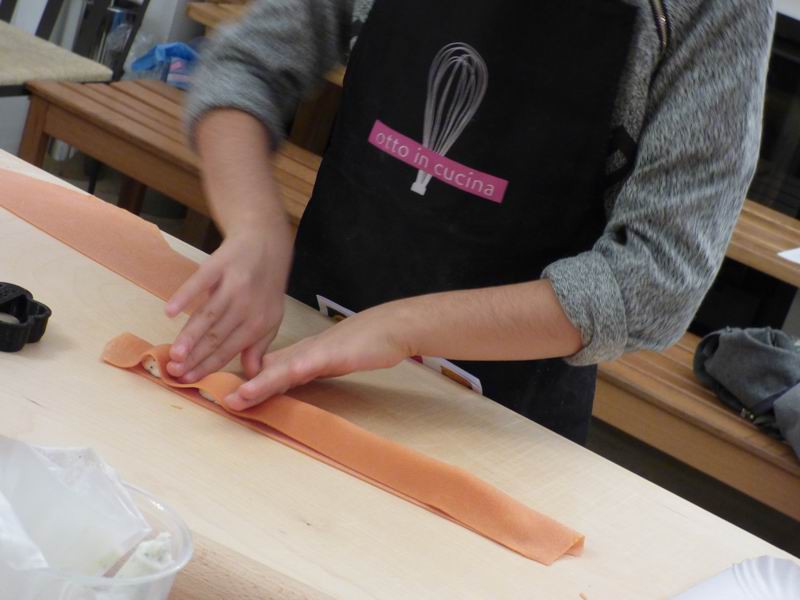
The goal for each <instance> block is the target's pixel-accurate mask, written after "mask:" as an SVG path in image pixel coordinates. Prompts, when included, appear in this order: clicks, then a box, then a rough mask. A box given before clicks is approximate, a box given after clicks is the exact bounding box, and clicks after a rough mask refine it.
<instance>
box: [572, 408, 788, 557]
mask: <svg viewBox="0 0 800 600" xmlns="http://www.w3.org/2000/svg"><path fill="white" fill-rule="evenodd" d="M587 446H588V447H589V449H590V450H592V451H594V452H596V453H597V454H599V455H601V456H603V457H605V458H607V459H609V460H610V461H612V462H614V463H616V464H618V465H620V466H622V467H625V468H626V469H628V470H629V471H632V472H634V473H636V474H637V475H640V476H642V477H644V478H645V479H648V480H649V481H652V482H653V483H655V484H657V485H660V486H661V487H663V488H665V489H668V490H669V491H671V492H673V493H675V494H677V495H678V496H681V497H683V498H686V499H687V500H689V501H690V502H692V503H694V504H696V505H698V506H700V507H702V508H705V509H706V510H707V511H709V512H711V513H714V514H715V515H718V516H720V517H722V518H723V519H725V520H726V521H730V522H731V523H733V524H734V525H738V526H739V527H741V528H742V529H745V530H746V531H749V532H750V533H752V534H754V535H756V536H758V537H760V538H762V539H764V540H766V541H768V542H770V543H771V544H773V545H775V546H777V547H778V548H781V549H783V550H785V551H787V552H789V553H790V554H793V555H795V556H798V557H800V523H798V522H797V521H795V520H794V519H791V518H789V517H787V516H785V515H783V514H782V513H779V512H778V511H776V510H773V509H772V508H770V507H768V506H765V505H763V504H761V503H760V502H757V501H755V500H753V499H752V498H750V497H749V496H745V495H744V494H742V493H740V492H738V491H736V490H735V489H733V488H731V487H728V486H727V485H725V484H724V483H720V482H719V481H717V480H716V479H713V478H711V477H709V476H707V475H705V474H703V473H701V472H700V471H697V470H695V469H693V468H691V467H688V466H686V465H685V464H683V463H681V462H679V461H677V460H675V459H674V458H672V457H671V456H668V455H666V454H664V453H663V452H660V451H658V450H656V449H654V448H651V447H650V446H647V445H646V444H643V443H642V442H640V441H638V440H636V439H634V438H632V437H630V436H629V435H627V434H625V433H623V432H621V431H619V430H617V429H614V428H613V427H610V426H608V425H606V424H604V423H601V422H600V421H598V420H596V419H593V420H592V426H591V428H590V430H589V441H588V444H587Z"/></svg>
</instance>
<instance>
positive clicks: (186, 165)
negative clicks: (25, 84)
mask: <svg viewBox="0 0 800 600" xmlns="http://www.w3.org/2000/svg"><path fill="white" fill-rule="evenodd" d="M30 91H31V94H32V103H31V109H30V112H29V116H28V122H27V124H26V130H25V135H24V139H23V144H22V149H21V156H22V157H23V158H25V159H26V160H28V161H30V162H33V163H34V164H41V160H42V157H43V155H44V150H45V148H46V143H47V140H48V139H49V138H50V137H54V138H58V139H62V140H64V141H66V142H68V143H70V144H72V145H74V146H76V147H78V148H79V149H81V150H82V151H84V152H86V153H87V154H89V155H90V156H93V157H95V158H97V159H99V160H101V161H103V162H105V163H106V164H108V165H110V166H111V167H113V168H115V169H117V170H119V171H121V172H122V173H124V174H126V175H128V176H129V177H131V178H133V179H134V180H136V181H138V182H140V183H141V184H143V185H145V186H148V187H152V188H153V189H156V190H159V191H161V192H162V193H164V194H165V195H167V196H170V197H172V198H175V199H176V200H178V201H179V202H181V203H183V204H185V205H186V206H188V207H190V208H192V209H194V210H195V211H197V212H198V213H200V214H204V215H207V214H208V209H207V206H206V201H205V198H204V195H203V192H202V189H201V185H200V177H199V173H198V168H197V157H196V156H195V154H194V153H193V152H192V151H191V150H190V149H189V148H188V147H187V145H186V142H185V140H184V136H183V132H182V129H181V110H182V109H181V104H182V100H183V96H182V93H181V92H180V91H177V90H175V89H174V88H171V87H169V86H166V85H165V84H162V83H160V82H148V81H136V82H120V83H115V84H111V85H103V84H98V85H78V84H69V83H45V82H39V83H33V84H31V85H30ZM319 162H320V158H319V157H318V156H316V155H314V154H312V153H310V152H307V151H305V150H303V149H301V148H298V147H297V146H294V145H292V144H287V145H285V146H284V147H283V149H282V150H281V152H280V154H279V155H278V157H277V159H276V177H277V179H278V181H279V183H280V185H281V189H282V193H283V197H284V200H285V202H286V207H287V210H288V211H289V214H290V216H291V218H292V220H293V221H294V222H295V223H296V222H298V221H299V219H300V216H301V215H302V212H303V210H304V209H305V206H306V204H307V202H308V199H309V197H310V194H311V191H312V187H313V183H314V179H315V177H316V171H317V169H318V167H319ZM129 195H130V190H129ZM123 204H126V205H127V206H128V207H133V206H135V204H136V201H135V199H130V198H123ZM795 247H800V222H798V221H797V220H795V219H791V218H789V217H785V216H783V215H780V214H779V213H777V212H775V211H773V210H771V209H769V208H766V207H762V206H760V205H757V204H755V203H752V202H747V203H746V206H745V210H744V211H743V212H742V216H741V218H740V219H739V222H738V224H737V226H736V231H735V234H734V236H733V241H732V243H731V245H730V248H729V250H728V256H729V257H731V258H733V259H735V260H737V261H740V262H742V263H744V264H746V265H748V266H751V267H754V268H756V269H758V270H761V271H763V272H766V273H769V274H771V275H774V276H776V277H779V278H781V279H782V280H784V281H788V282H789V283H792V284H793V285H800V266H798V265H795V264H793V263H790V262H789V261H786V260H784V259H782V258H780V257H778V256H777V253H778V252H779V251H781V250H787V249H791V248H795ZM696 345H697V338H696V337H694V336H692V335H691V334H687V335H686V336H684V338H683V339H682V340H681V342H680V343H679V344H678V345H677V346H675V347H673V348H671V349H670V350H667V351H666V352H664V353H662V354H657V353H652V352H639V353H635V354H631V355H627V356H625V357H623V358H621V359H620V360H618V361H615V362H613V363H609V364H604V365H601V368H600V377H599V381H598V389H597V396H596V400H595V411H594V412H595V416H596V417H597V418H599V419H601V420H602V421H604V422H606V423H609V424H610V425H612V426H614V427H617V428H618V429H620V430H622V431H625V432H626V433H629V434H630V435H633V436H634V437H636V438H638V439H640V440H642V441H644V442H646V443H648V444H650V445H652V446H654V447H656V448H658V449H660V450H662V451H664V452H666V453H668V454H670V455H672V456H674V457H676V458H678V459H679V460H681V461H683V462H685V463H687V464H689V465H692V466H693V467H696V468H698V469H700V470H701V471H703V472H705V473H707V474H709V475H711V476H713V477H715V478H717V479H719V480H720V481H723V482H725V483H727V484H729V485H731V486H732V487H734V488H736V489H738V490H740V491H742V492H744V493H746V494H748V495H750V496H752V497H754V498H756V499H758V500H760V501H762V502H764V503H765V504H767V505H769V506H772V507H774V508H776V509H778V510H780V511H782V512H784V513H786V514H787V515H790V516H792V517H794V518H796V519H800V462H798V460H797V459H796V458H795V457H794V455H793V454H792V451H791V449H790V448H789V447H788V446H787V445H785V444H782V443H779V442H777V441H775V440H772V439H770V438H768V437H767V436H765V435H763V434H762V433H760V432H759V431H757V430H756V429H755V428H754V427H752V426H751V425H750V424H748V423H746V422H745V421H743V420H741V419H740V418H739V417H738V416H736V415H734V414H732V413H730V412H729V411H727V409H725V408H724V407H723V406H722V405H721V403H720V402H719V401H718V400H717V399H716V398H715V397H714V396H713V394H711V393H710V392H709V391H707V390H705V389H704V388H703V387H702V386H700V384H699V383H697V381H696V380H695V379H694V376H693V374H692V371H691V361H692V355H693V352H694V348H695V347H696Z"/></svg>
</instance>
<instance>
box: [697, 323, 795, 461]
mask: <svg viewBox="0 0 800 600" xmlns="http://www.w3.org/2000/svg"><path fill="white" fill-rule="evenodd" d="M694 372H695V375H696V376H697V378H698V380H700V382H701V383H702V384H703V385H705V386H706V387H708V388H710V389H711V390H713V391H714V393H716V394H717V396H718V397H719V398H720V400H722V402H723V403H724V404H726V405H727V406H728V407H730V408H731V409H732V410H735V411H736V412H738V413H739V414H740V415H741V416H742V417H743V418H745V419H747V420H749V421H751V422H753V423H754V424H755V425H757V426H758V427H759V428H760V429H762V430H763V431H764V432H765V433H767V434H769V435H772V436H773V437H778V438H781V439H785V440H786V441H788V442H789V444H790V445H791V446H792V448H793V449H794V451H795V454H797V455H798V457H800V342H798V341H797V340H795V339H794V338H792V337H791V336H789V335H788V334H786V333H785V332H783V331H780V330H777V329H771V328H768V327H767V328H761V329H733V328H727V329H723V330H721V331H716V332H714V333H712V334H709V335H707V336H706V337H705V338H703V340H702V341H701V342H700V344H699V345H698V346H697V351H696V353H695V356H694Z"/></svg>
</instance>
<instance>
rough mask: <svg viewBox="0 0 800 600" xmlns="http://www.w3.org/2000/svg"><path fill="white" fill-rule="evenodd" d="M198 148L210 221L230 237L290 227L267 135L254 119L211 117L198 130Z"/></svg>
mask: <svg viewBox="0 0 800 600" xmlns="http://www.w3.org/2000/svg"><path fill="white" fill-rule="evenodd" d="M197 146H198V151H199V153H200V161H201V170H202V174H203V185H204V188H205V192H206V197H207V198H208V199H209V202H210V209H211V215H212V217H213V218H214V221H215V222H216V223H217V225H218V226H219V227H220V229H221V230H222V232H223V233H224V234H225V235H226V236H227V235H230V234H231V233H235V232H237V231H242V230H248V229H253V228H266V227H268V226H270V225H274V224H276V223H284V222H286V212H285V210H284V208H283V205H282V204H281V200H280V195H279V193H278V190H277V186H276V184H275V181H274V179H273V174H272V158H271V150H270V147H271V146H270V140H269V133H268V131H267V129H266V128H265V127H264V126H263V125H262V124H261V123H260V122H259V121H258V120H257V119H256V118H254V117H252V116H251V115H249V114H247V113H245V112H241V111H238V110H232V109H218V110H213V111H210V112H208V113H206V115H204V116H203V118H202V120H201V121H200V123H199V124H198V127H197Z"/></svg>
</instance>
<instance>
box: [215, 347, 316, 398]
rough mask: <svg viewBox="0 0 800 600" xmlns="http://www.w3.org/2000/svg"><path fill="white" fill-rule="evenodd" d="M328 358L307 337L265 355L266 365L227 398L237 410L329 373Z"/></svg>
mask: <svg viewBox="0 0 800 600" xmlns="http://www.w3.org/2000/svg"><path fill="white" fill-rule="evenodd" d="M327 362H328V361H327V360H326V358H325V355H324V354H323V353H322V352H321V351H319V350H318V349H317V347H316V346H315V344H314V342H313V341H312V340H304V341H302V342H299V343H298V344H295V345H294V346H290V347H288V348H285V349H283V350H279V351H278V352H273V353H272V354H268V355H267V356H265V357H264V369H263V371H261V373H260V374H259V375H258V376H256V377H255V378H254V379H253V380H251V381H248V382H247V383H245V384H243V385H242V386H241V387H239V389H238V390H237V391H236V392H235V393H234V394H231V395H230V396H228V397H227V398H226V399H225V404H227V405H228V406H229V407H230V408H232V409H234V410H245V409H247V408H250V407H252V406H255V405H256V404H259V403H260V402H263V401H264V400H266V399H267V398H271V397H272V396H275V395H277V394H283V393H284V392H286V391H287V390H289V389H291V388H293V387H297V386H298V385H303V384H304V383H308V382H309V381H311V380H312V379H316V378H317V377H321V376H324V375H325V374H326V367H327Z"/></svg>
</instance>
